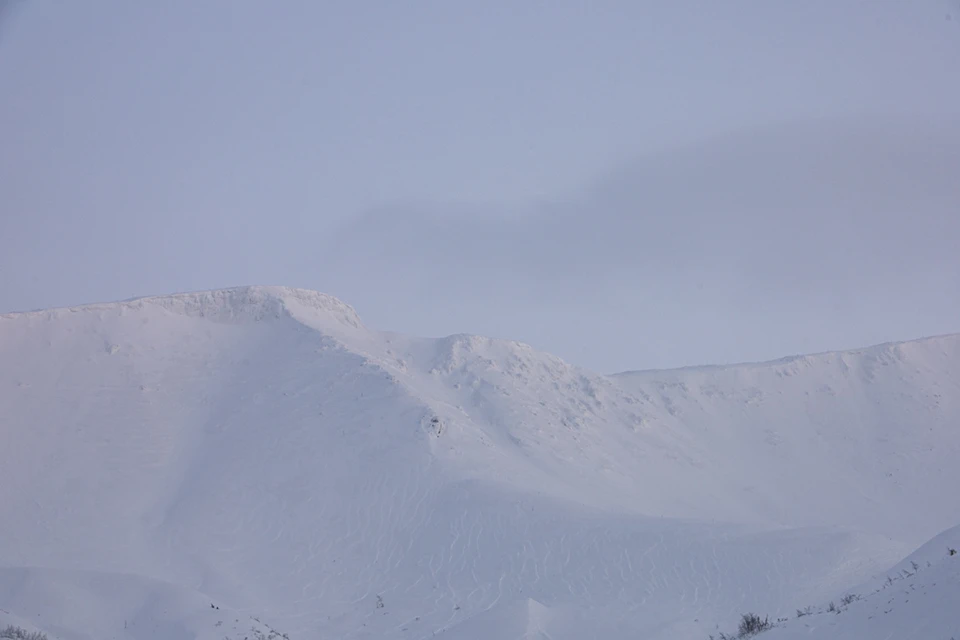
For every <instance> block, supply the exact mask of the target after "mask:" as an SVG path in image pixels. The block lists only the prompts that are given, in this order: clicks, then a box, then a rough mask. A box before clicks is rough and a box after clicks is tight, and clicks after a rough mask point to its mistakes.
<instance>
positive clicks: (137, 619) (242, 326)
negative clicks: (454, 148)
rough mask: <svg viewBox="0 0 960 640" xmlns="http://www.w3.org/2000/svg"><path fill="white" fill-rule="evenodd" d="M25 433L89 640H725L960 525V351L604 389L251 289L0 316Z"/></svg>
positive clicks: (39, 553) (13, 580)
mask: <svg viewBox="0 0 960 640" xmlns="http://www.w3.org/2000/svg"><path fill="white" fill-rule="evenodd" d="M0 407H2V413H0V419H2V423H0V516H2V519H3V520H2V521H3V536H2V539H0V623H4V622H6V621H7V620H8V619H9V620H11V621H13V623H19V622H17V621H22V622H23V623H24V624H29V625H33V626H35V627H37V628H40V629H43V630H45V631H47V632H49V633H51V634H54V635H56V636H57V637H60V638H63V639H64V640H81V639H84V640H85V639H87V638H94V637H97V638H103V637H110V638H123V639H129V640H159V639H160V638H163V639H164V640H167V639H171V638H194V637H197V638H211V639H212V638H218V639H222V638H223V637H225V636H226V637H236V638H241V637H244V635H249V634H251V633H253V634H254V636H252V637H255V635H256V634H262V635H264V636H265V637H266V636H268V635H269V634H270V633H272V631H270V629H276V630H278V632H283V633H287V634H289V636H290V637H291V638H293V639H294V640H298V639H300V638H308V637H309V638H412V639H419V638H431V637H442V638H463V639H473V638H519V637H525V638H538V637H544V638H546V637H549V638H553V639H555V640H556V639H561V638H592V637H597V638H638V637H643V638H653V639H656V638H671V639H675V638H692V639H700V638H704V639H705V638H706V637H707V635H708V634H709V633H714V632H715V630H716V629H727V628H730V627H735V625H736V621H737V619H738V618H739V614H740V613H742V612H744V611H758V612H761V613H765V614H769V615H771V617H776V616H785V615H788V614H791V613H792V612H794V611H795V610H796V609H797V608H801V607H803V606H806V605H811V604H815V603H818V602H825V601H827V600H829V599H830V598H837V597H839V596H841V595H842V594H843V593H845V592H846V590H847V589H849V588H850V586H851V585H857V584H862V583H865V582H866V581H868V580H871V579H872V578H874V577H875V576H877V575H878V574H881V573H882V572H884V571H885V570H887V569H889V568H890V567H891V566H892V565H893V564H894V563H895V562H897V561H899V560H900V559H901V558H903V557H904V556H905V555H906V554H908V553H910V552H911V551H912V550H913V549H915V548H916V547H917V546H918V545H920V544H921V543H923V542H924V541H926V540H928V539H929V538H931V537H932V536H934V535H937V534H938V533H940V532H941V531H943V530H945V529H947V528H949V527H951V526H954V525H956V524H957V523H958V522H960V502H958V501H957V500H956V496H955V487H957V486H960V465H957V464H956V460H957V459H958V453H960V432H958V431H957V425H958V424H960V336H944V337H939V338H929V339H925V340H919V341H915V342H908V343H902V344H896V345H884V346H879V347H873V348H869V349H864V350H860V351H851V352H844V353H832V354H823V355H815V356H806V357H799V358H791V359H785V360H781V361H777V362H773V363H765V364H751V365H742V366H733V367H714V368H701V369H690V370H681V371H668V372H636V373H626V374H621V375H618V376H601V375H596V374H594V373H591V372H589V371H585V370H582V369H579V368H577V367H574V366H571V365H569V364H567V363H565V362H563V361H561V360H559V359H557V358H555V357H553V356H550V355H547V354H543V353H538V352H536V351H534V350H533V349H531V348H530V347H527V346H525V345H522V344H519V343H514V342H507V341H499V340H492V339H487V338H480V337H476V336H466V335H460V336H451V337H447V338H443V339H437V340H435V339H418V338H410V337H405V336H401V335H395V334H390V333H384V332H378V331H374V330H371V329H368V328H367V327H365V326H364V325H363V323H362V322H361V320H360V319H359V317H358V316H357V314H356V313H355V312H354V310H353V309H352V308H350V307H349V306H347V305H345V304H343V303H342V302H340V301H338V300H336V299H334V298H331V297H329V296H325V295H323V294H319V293H316V292H312V291H304V290H297V289H286V288H278V287H247V288H239V289H230V290H223V291H212V292H204V293H191V294H181V295H172V296H165V297H156V298H145V299H139V300H132V301H127V302H122V303H115V304H102V305H90V306H84V307H77V308H71V309H56V310H49V311H38V312H31V313H21V314H11V315H6V316H0ZM953 575H955V574H953ZM940 584H942V581H941V583H940ZM218 607H220V608H219V609H218ZM850 610H851V612H852V611H853V606H852V605H851V609H850ZM2 616H7V618H6V619H5V618H3V617H2ZM253 616H256V618H257V620H254V619H253V618H252V617H253ZM837 619H838V620H840V617H838V618H837ZM257 625H260V626H257ZM227 627H229V628H227ZM251 628H256V629H257V631H256V632H251V631H250V629H251ZM779 631H781V630H779V629H778V632H779ZM230 634H234V635H232V636H231V635H230ZM823 637H831V636H823ZM838 637H841V636H838ZM842 637H846V636H842Z"/></svg>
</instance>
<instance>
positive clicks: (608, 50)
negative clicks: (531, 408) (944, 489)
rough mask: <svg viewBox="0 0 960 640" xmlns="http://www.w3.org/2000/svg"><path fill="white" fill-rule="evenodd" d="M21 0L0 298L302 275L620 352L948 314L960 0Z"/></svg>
mask: <svg viewBox="0 0 960 640" xmlns="http://www.w3.org/2000/svg"><path fill="white" fill-rule="evenodd" d="M0 16H2V17H3V24H0V97H2V99H0V312H5V311H14V310H23V309H31V308H39V307H48V306H62V305H71V304H78V303H84V302H91V301H102V300H113V299H121V298H127V297H131V296H137V295H148V294H155V293H166V292H173V291H183V290H195V289H208V288H217V287H224V286H232V285H239V284H255V283H257V284H287V285H291V286H301V287H308V288H313V289H319V290H323V291H327V292H330V293H333V294H335V295H338V296H340V297H341V298H343V299H344V300H345V301H347V302H349V303H351V304H353V305H355V306H356V307H357V308H358V310H359V311H360V313H361V315H362V316H363V317H364V318H365V320H366V321H367V322H368V324H370V325H372V326H375V327H377V328H384V329H393V330H401V331H405V332H410V333H417V334H427V335H439V334H445V333H452V332H460V331H465V332H477V333H487V334H493V335H497V336H501V337H509V338H515V339H520V340H524V341H526V342H530V343H532V344H533V345H534V346H536V347H539V348H543V349H547V350H550V351H553V352H555V353H557V354H558V355H560V356H562V357H564V358H566V359H568V360H571V361H573V362H576V363H579V364H583V365H586V366H590V367H592V368H595V369H599V370H603V371H610V370H617V369H625V368H649V367H659V366H673V365H683V364H691V363H701V362H726V361H735V360H744V359H758V358H769V357H777V356H780V355H785V354H788V353H795V352H798V351H809V350H821V349H832V348H839V347H850V346H858V345H862V344H867V343H870V342H875V341H881V340H889V339H905V338H911V337H918V336H920V335H925V334H929V333H939V332H947V331H960V300H958V294H957V291H958V290H960V280H958V275H957V274H958V273H960V259H958V258H957V257H956V256H957V255H958V254H960V246H957V238H958V237H960V226H958V223H957V218H958V216H957V215H955V213H954V212H955V211H956V210H957V209H958V208H960V207H958V205H960V196H958V193H960V189H957V188H955V187H954V184H953V180H954V177H955V176H960V151H958V150H960V126H958V119H957V117H956V116H957V114H960V82H958V78H960V6H958V2H956V1H955V0H913V1H909V0H879V1H878V0H872V1H867V0H862V1H861V0H805V1H804V2H796V1H786V0H783V1H771V0H749V1H748V0H730V1H728V2H716V1H715V0H690V1H688V2H679V1H678V2H639V1H630V2H627V1H623V2H569V1H555V2H542V1H519V0H511V1H509V2H507V1H496V0H494V1H488V2H469V3H468V2H446V1H444V2H440V1H435V2H404V3H400V2H321V1H315V0H311V1H298V2H295V1H293V0H285V1H279V2H262V1H253V0H232V1H227V0H204V1H199V2H198V1H194V0H165V1H164V2H130V1H129V0H88V1H84V2H53V1H49V2H45V1H42V0H37V1H34V2H21V3H14V10H13V11H7V12H6V13H4V14H0Z"/></svg>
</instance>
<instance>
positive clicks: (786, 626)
mask: <svg viewBox="0 0 960 640" xmlns="http://www.w3.org/2000/svg"><path fill="white" fill-rule="evenodd" d="M949 549H954V550H960V527H954V528H952V529H949V530H947V531H945V532H944V533H942V534H941V535H939V536H937V537H936V538H934V539H933V540H931V541H930V542H929V543H927V544H925V545H924V546H923V547H921V548H920V549H918V550H917V551H916V552H915V553H913V554H911V555H910V556H909V557H907V558H906V559H905V560H904V561H903V562H901V563H900V564H899V565H898V566H896V567H894V568H892V569H891V570H890V571H888V572H886V575H885V577H884V578H882V579H879V580H878V581H871V583H868V584H865V585H861V586H860V587H854V588H853V589H851V590H849V594H850V599H852V601H851V602H849V603H848V604H844V603H843V601H842V600H840V599H838V600H836V601H831V602H832V604H833V607H831V606H830V604H823V605H821V606H819V607H817V608H816V609H815V610H814V611H813V612H811V613H810V614H809V615H804V616H802V617H796V618H793V619H791V620H788V621H786V622H784V623H782V624H780V625H778V626H777V627H776V628H774V629H771V630H770V631H768V632H766V633H764V634H763V635H761V636H758V637H759V638H762V640H801V639H803V640H845V639H854V640H856V639H859V638H864V639H873V638H896V639H897V640H940V639H943V640H951V639H954V638H958V637H960V612H958V611H957V603H960V554H958V555H953V556H951V555H950V554H949Z"/></svg>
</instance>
